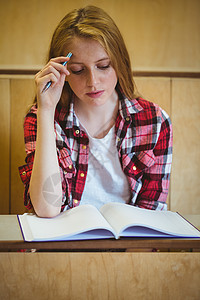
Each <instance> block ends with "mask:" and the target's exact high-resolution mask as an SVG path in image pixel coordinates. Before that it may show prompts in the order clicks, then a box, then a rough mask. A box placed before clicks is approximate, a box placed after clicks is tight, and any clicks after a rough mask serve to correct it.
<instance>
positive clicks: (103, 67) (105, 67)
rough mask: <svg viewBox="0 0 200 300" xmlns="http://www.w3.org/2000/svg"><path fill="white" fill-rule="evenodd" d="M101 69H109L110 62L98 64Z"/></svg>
mask: <svg viewBox="0 0 200 300" xmlns="http://www.w3.org/2000/svg"><path fill="white" fill-rule="evenodd" d="M97 67H98V68H99V69H101V70H105V69H108V68H109V67H110V64H106V65H100V66H97Z"/></svg>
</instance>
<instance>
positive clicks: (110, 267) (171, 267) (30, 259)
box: [0, 253, 200, 300]
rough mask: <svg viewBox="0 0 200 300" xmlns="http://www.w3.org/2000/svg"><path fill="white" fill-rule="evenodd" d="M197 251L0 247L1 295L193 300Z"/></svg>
mask: <svg viewBox="0 0 200 300" xmlns="http://www.w3.org/2000/svg"><path fill="white" fill-rule="evenodd" d="M199 258H200V254H199V253H0V276H1V282H0V291H1V296H2V297H3V298H2V299H4V300H11V299H21V300H22V299H23V300H25V299H29V300H32V299H34V300H35V299H37V300H39V299H41V300H54V299H70V300H77V299H80V300H85V299H87V300H90V299H91V300H93V299H97V300H116V299H118V300H122V299H125V300H132V299H148V300H154V299H158V300H169V299H170V300H171V299H176V300H182V299H193V300H198V299H199V295H200V288H199V275H200V260H199Z"/></svg>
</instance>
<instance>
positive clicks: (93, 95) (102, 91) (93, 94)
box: [86, 90, 104, 98]
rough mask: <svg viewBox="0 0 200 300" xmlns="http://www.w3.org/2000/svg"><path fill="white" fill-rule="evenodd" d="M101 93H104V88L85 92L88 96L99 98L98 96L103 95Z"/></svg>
mask: <svg viewBox="0 0 200 300" xmlns="http://www.w3.org/2000/svg"><path fill="white" fill-rule="evenodd" d="M103 93H104V90H101V91H95V92H91V93H86V95H87V96H89V97H90V98H99V97H101V95H103Z"/></svg>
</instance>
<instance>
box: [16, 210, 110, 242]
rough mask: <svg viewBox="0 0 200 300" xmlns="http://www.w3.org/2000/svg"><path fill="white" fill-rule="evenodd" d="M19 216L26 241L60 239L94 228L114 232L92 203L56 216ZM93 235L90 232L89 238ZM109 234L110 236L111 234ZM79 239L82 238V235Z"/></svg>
mask: <svg viewBox="0 0 200 300" xmlns="http://www.w3.org/2000/svg"><path fill="white" fill-rule="evenodd" d="M18 217H19V219H20V223H21V227H22V229H23V233H24V238H25V240H26V241H31V240H35V241H39V240H54V239H55V240H60V239H61V237H62V236H66V237H67V236H68V237H69V236H72V235H75V234H79V233H81V232H84V231H87V230H88V231H89V230H92V229H102V228H104V229H107V230H110V231H111V232H112V228H111V226H110V225H109V224H108V223H107V222H106V220H105V219H104V218H103V216H102V215H101V214H100V213H99V212H98V210H97V209H96V208H95V207H94V206H92V205H82V206H78V207H75V208H73V209H70V210H68V211H65V212H63V213H61V214H60V215H58V216H57V217H54V218H39V217H37V216H36V215H34V214H24V215H20V216H18ZM23 224H24V225H23ZM91 236H92V235H91V233H89V235H88V238H89V237H90V238H91ZM108 236H109V237H110V234H108ZM105 237H106V233H105V236H104V238H105ZM93 238H94V236H93ZM97 238H98V235H97ZM102 238H103V237H102ZM79 239H81V238H80V236H79ZM85 239H86V236H85Z"/></svg>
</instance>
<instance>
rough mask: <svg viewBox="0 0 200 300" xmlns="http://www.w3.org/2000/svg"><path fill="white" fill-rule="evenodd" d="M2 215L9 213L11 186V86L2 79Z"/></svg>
mask: <svg viewBox="0 0 200 300" xmlns="http://www.w3.org/2000/svg"><path fill="white" fill-rule="evenodd" d="M0 93H1V97H0V107H1V108H0V120H1V122H0V170H1V172H0V214H8V213H9V186H10V182H9V180H10V85H9V79H0Z"/></svg>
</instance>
